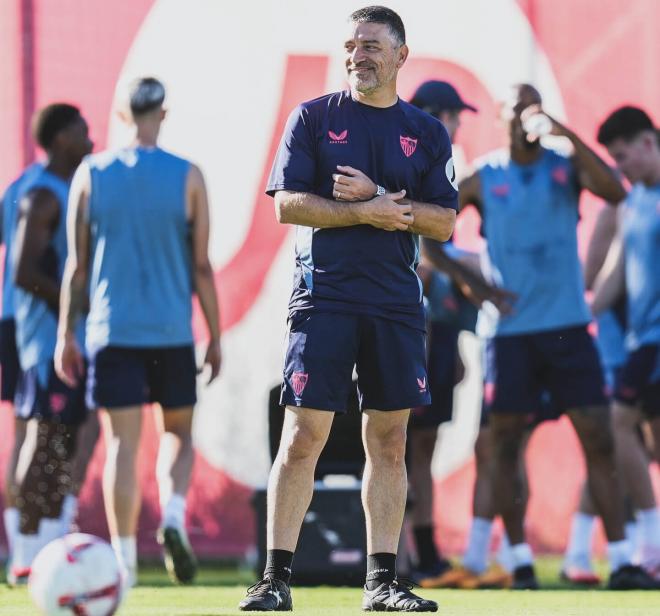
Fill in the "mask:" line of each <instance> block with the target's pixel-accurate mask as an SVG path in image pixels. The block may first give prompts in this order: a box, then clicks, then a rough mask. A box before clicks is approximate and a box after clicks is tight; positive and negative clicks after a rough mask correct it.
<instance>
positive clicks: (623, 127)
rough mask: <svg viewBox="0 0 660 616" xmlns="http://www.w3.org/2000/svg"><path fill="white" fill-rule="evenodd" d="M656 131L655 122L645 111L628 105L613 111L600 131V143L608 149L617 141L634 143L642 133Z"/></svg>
mask: <svg viewBox="0 0 660 616" xmlns="http://www.w3.org/2000/svg"><path fill="white" fill-rule="evenodd" d="M648 130H650V131H654V132H655V130H656V129H655V126H653V120H651V118H650V117H649V115H648V114H647V113H646V111H644V110H643V109H640V108H639V107H632V106H630V105H627V106H625V107H620V108H619V109H617V110H616V111H613V112H612V113H611V114H610V115H609V116H607V119H606V120H605V121H604V122H603V123H602V124H601V125H600V128H599V129H598V143H600V144H602V145H604V146H605V147H607V146H608V145H610V144H611V143H612V142H613V141H615V140H617V139H623V140H624V141H632V140H633V139H635V137H637V136H638V135H639V134H640V133H643V132H645V131H648Z"/></svg>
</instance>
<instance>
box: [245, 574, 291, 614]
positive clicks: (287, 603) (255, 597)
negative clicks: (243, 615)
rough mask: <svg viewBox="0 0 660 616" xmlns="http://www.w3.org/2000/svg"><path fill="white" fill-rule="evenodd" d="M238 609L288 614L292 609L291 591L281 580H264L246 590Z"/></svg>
mask: <svg viewBox="0 0 660 616" xmlns="http://www.w3.org/2000/svg"><path fill="white" fill-rule="evenodd" d="M238 609H239V610H243V611H244V612H290V611H291V610H292V609H293V601H291V589H290V588H289V585H288V584H287V583H286V582H283V581H282V580H276V579H274V578H264V579H263V580H261V581H260V582H257V583H256V584H254V585H253V586H250V588H248V590H247V596H246V597H245V599H243V601H241V602H240V603H239V604H238Z"/></svg>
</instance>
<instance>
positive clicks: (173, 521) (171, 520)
mask: <svg viewBox="0 0 660 616" xmlns="http://www.w3.org/2000/svg"><path fill="white" fill-rule="evenodd" d="M161 515H162V520H161V526H162V527H163V528H177V529H183V527H184V526H185V521H186V497H185V496H181V494H172V496H170V498H169V499H168V501H167V503H166V504H165V506H164V507H162V509H161Z"/></svg>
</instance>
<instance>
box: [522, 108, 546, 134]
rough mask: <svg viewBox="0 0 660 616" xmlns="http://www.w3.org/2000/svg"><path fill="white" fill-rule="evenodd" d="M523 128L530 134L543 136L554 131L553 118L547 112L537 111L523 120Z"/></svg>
mask: <svg viewBox="0 0 660 616" xmlns="http://www.w3.org/2000/svg"><path fill="white" fill-rule="evenodd" d="M522 126H523V130H524V131H525V132H526V133H527V134H528V135H537V136H538V137H543V136H545V135H549V134H550V132H551V131H552V120H550V118H549V117H548V116H547V115H545V113H535V114H533V115H531V116H529V117H528V118H527V119H526V120H525V121H524V122H523V125H522Z"/></svg>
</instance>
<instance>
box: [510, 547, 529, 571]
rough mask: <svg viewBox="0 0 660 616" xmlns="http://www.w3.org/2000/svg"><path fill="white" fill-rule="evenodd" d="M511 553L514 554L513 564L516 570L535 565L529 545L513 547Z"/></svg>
mask: <svg viewBox="0 0 660 616" xmlns="http://www.w3.org/2000/svg"><path fill="white" fill-rule="evenodd" d="M511 552H512V554H513V562H514V565H515V567H516V569H517V568H518V567H526V566H528V565H533V564H534V555H533V554H532V548H530V547H529V544H527V543H518V544H517V545H512V546H511Z"/></svg>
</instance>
